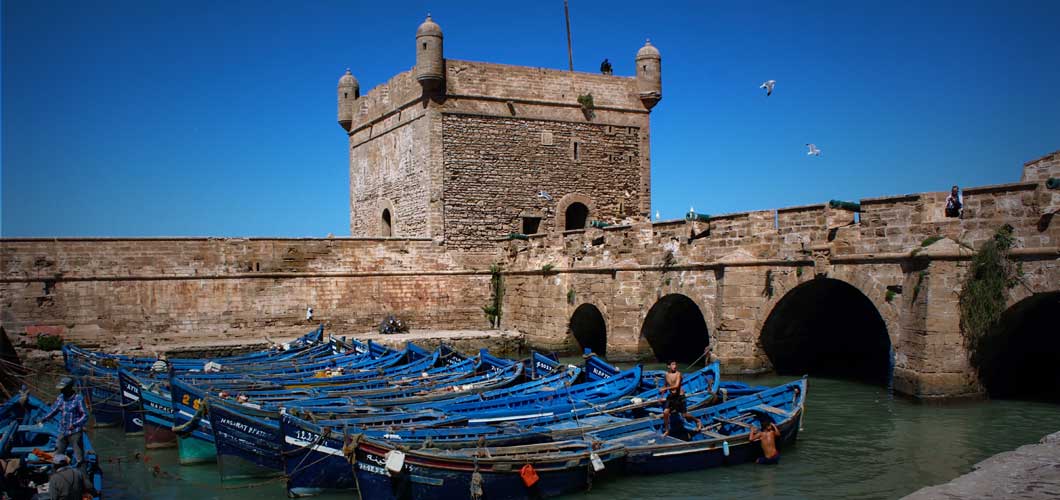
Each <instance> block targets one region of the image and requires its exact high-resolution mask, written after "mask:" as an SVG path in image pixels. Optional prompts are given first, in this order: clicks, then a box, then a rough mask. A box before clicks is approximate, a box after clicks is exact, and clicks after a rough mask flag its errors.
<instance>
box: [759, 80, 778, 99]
mask: <svg viewBox="0 0 1060 500" xmlns="http://www.w3.org/2000/svg"><path fill="white" fill-rule="evenodd" d="M776 84H777V81H776V80H766V81H765V82H763V83H762V85H759V86H758V88H760V89H766V97H769V96H770V95H772V94H773V86H775V85H776Z"/></svg>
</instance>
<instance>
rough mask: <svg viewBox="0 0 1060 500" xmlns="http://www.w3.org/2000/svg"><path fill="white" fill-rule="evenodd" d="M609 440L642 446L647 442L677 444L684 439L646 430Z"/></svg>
mask: <svg viewBox="0 0 1060 500" xmlns="http://www.w3.org/2000/svg"><path fill="white" fill-rule="evenodd" d="M610 442H612V443H621V444H624V445H627V446H643V445H648V444H678V443H683V442H684V441H681V440H680V439H677V438H674V437H670V436H663V435H662V434H660V433H658V432H656V431H652V430H646V431H642V432H637V433H634V434H630V435H628V436H622V437H620V438H617V439H614V440H611V441H610Z"/></svg>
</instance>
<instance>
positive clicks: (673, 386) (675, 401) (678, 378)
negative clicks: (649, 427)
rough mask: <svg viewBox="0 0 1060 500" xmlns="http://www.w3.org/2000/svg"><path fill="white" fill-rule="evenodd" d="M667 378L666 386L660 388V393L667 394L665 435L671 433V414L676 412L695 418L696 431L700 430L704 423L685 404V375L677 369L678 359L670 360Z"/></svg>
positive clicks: (689, 418) (664, 420)
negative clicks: (683, 384) (682, 385)
mask: <svg viewBox="0 0 1060 500" xmlns="http://www.w3.org/2000/svg"><path fill="white" fill-rule="evenodd" d="M665 378H666V386H665V387H661V388H659V393H660V394H666V409H665V410H663V417H662V418H663V436H669V435H670V415H672V414H675V413H676V414H678V415H681V416H682V417H684V418H685V420H694V421H695V422H696V431H697V432H698V431H699V429H700V428H702V426H703V424H702V422H700V421H699V419H698V418H696V417H693V416H692V414H691V413H688V406H687V405H686V404H685V390H684V388H682V387H681V382H682V381H683V377H682V375H681V372H679V371H677V361H672V360H671V361H670V365H669V370H667V372H666V376H665Z"/></svg>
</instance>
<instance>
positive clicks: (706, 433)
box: [699, 429, 729, 439]
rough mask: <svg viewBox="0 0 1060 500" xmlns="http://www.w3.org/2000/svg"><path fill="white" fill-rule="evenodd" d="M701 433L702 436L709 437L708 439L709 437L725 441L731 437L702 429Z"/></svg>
mask: <svg viewBox="0 0 1060 500" xmlns="http://www.w3.org/2000/svg"><path fill="white" fill-rule="evenodd" d="M699 432H700V434H703V435H704V436H707V437H709V438H711V439H725V438H727V437H729V436H726V435H724V434H718V433H717V432H714V431H708V430H706V429H702V430H700V431H699Z"/></svg>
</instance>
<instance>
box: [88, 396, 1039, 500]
mask: <svg viewBox="0 0 1060 500" xmlns="http://www.w3.org/2000/svg"><path fill="white" fill-rule="evenodd" d="M743 380H745V381H748V382H751V383H756V384H768V385H773V384H778V383H781V382H786V381H789V380H791V378H790V377H778V376H766V377H755V378H744V379H743ZM807 396H808V399H807V404H806V416H805V419H804V421H803V432H802V433H800V435H799V439H798V442H797V443H796V444H795V445H794V446H790V447H788V448H784V449H781V457H782V458H781V463H780V465H779V466H758V465H754V464H746V465H738V466H731V467H724V468H718V469H711V470H706V471H700V472H692V473H682V474H670V475H664V476H656V477H622V478H609V479H608V480H606V481H597V482H596V484H595V485H594V487H593V490H592V491H591V492H590V493H588V494H587V495H583V494H579V495H572V496H570V497H568V498H594V499H597V498H598V499H605V498H608V499H641V498H704V497H708V496H709V497H710V498H743V499H746V498H791V499H811V498H812V499H820V498H898V497H902V496H904V495H906V494H909V493H912V492H913V491H915V490H917V489H919V488H921V487H923V486H929V485H934V484H938V483H943V482H946V481H949V480H950V479H953V478H954V477H957V476H959V475H961V474H964V473H966V472H968V471H970V470H971V466H972V465H973V464H975V463H976V462H979V461H981V460H983V459H985V458H987V457H989V456H991V455H994V454H996V453H1000V452H1003V451H1007V450H1011V449H1014V448H1016V447H1018V446H1021V445H1024V444H1028V443H1035V442H1037V441H1038V440H1039V439H1041V437H1042V436H1044V435H1046V434H1049V433H1052V432H1055V431H1057V430H1060V406H1058V405H1055V404H1049V403H1036V402H1024V401H998V400H994V401H975V402H965V403H955V404H946V405H934V404H922V403H917V402H914V401H910V400H908V399H904V398H901V397H894V396H892V395H890V394H888V392H887V390H886V389H884V388H881V387H874V386H869V385H864V384H860V383H857V382H850V381H844V380H831V379H819V378H811V379H810V381H809V389H808V391H807ZM93 436H94V438H95V441H94V442H95V443H96V446H97V448H98V450H99V453H100V456H101V460H102V461H103V462H104V473H105V477H104V482H105V485H106V488H105V494H106V498H108V499H139V498H145V499H184V498H195V499H210V498H226V499H246V500H249V499H254V500H269V499H276V500H279V499H283V498H286V495H285V492H284V487H283V482H282V481H280V480H273V481H268V480H265V482H262V480H255V481H254V482H252V483H243V484H233V483H230V482H225V483H224V484H222V482H221V480H220V477H219V474H218V471H217V466H216V465H214V464H210V465H197V466H181V465H179V464H178V463H177V453H176V449H165V450H151V451H150V452H146V453H145V451H144V449H143V438H142V437H140V436H135V437H133V436H129V437H126V436H125V435H124V434H123V433H122V432H121V430H120V429H114V428H109V429H96V430H95V431H94V432H93ZM351 497H354V494H353V493H352V492H351V493H349V494H345V495H325V496H321V497H317V498H326V499H332V498H351Z"/></svg>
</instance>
